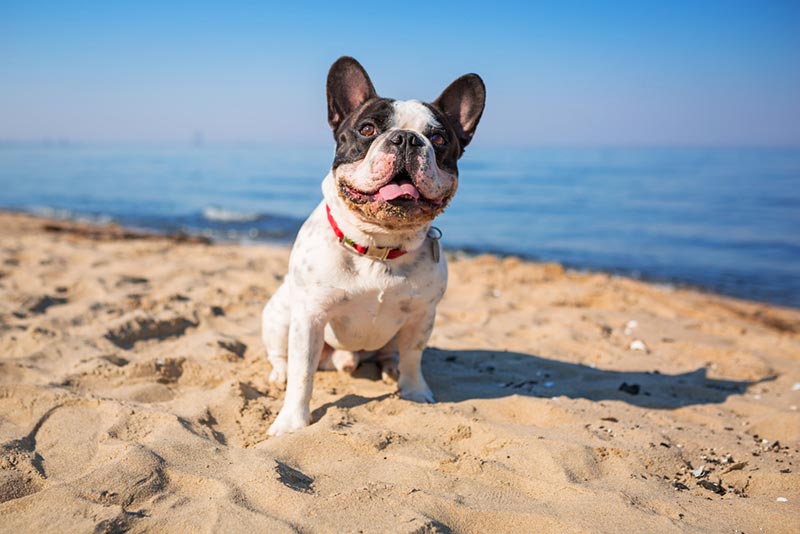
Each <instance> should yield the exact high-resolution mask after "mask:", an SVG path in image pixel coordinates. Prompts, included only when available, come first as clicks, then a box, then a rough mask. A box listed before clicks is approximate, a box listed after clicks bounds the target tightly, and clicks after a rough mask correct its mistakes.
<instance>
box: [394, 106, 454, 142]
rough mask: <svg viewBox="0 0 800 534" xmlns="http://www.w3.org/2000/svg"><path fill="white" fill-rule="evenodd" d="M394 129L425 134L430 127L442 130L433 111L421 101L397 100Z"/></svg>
mask: <svg viewBox="0 0 800 534" xmlns="http://www.w3.org/2000/svg"><path fill="white" fill-rule="evenodd" d="M392 105H393V106H394V117H393V120H392V126H391V127H392V128H396V129H399V130H413V131H415V132H417V133H421V134H423V135H424V134H425V133H426V130H427V127H428V126H433V127H434V128H441V127H442V125H441V124H439V121H437V120H436V118H435V117H434V116H433V113H431V110H430V109H428V108H427V106H425V105H424V104H423V103H422V102H420V101H419V100H395V101H394V102H393V103H392Z"/></svg>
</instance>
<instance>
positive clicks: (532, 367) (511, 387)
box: [311, 347, 776, 421]
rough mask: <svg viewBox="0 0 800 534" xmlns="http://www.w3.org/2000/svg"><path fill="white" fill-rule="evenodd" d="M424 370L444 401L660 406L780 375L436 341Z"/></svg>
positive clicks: (342, 403)
mask: <svg viewBox="0 0 800 534" xmlns="http://www.w3.org/2000/svg"><path fill="white" fill-rule="evenodd" d="M422 371H423V373H424V375H425V378H426V380H427V381H428V384H429V385H430V386H431V389H432V390H433V393H434V395H435V396H436V400H437V401H439V402H461V401H466V400H473V399H497V398H501V397H508V396H509V395H525V396H529V397H542V398H550V397H561V396H564V397H568V398H570V399H587V400H591V401H604V400H616V401H622V402H626V403H628V404H631V405H633V406H640V407H642V408H654V409H660V410H669V409H675V408H681V407H683V406H691V405H697V404H717V403H721V402H725V400H726V399H727V398H728V397H729V396H731V395H741V394H743V393H745V392H746V391H747V388H748V387H750V386H752V385H754V384H760V383H762V382H770V381H772V380H775V378H776V377H775V376H769V377H765V378H761V379H759V380H755V381H736V380H720V379H716V378H708V377H707V376H706V369H705V368H704V367H701V368H699V369H697V370H695V371H692V372H689V373H682V374H678V375H665V374H661V373H659V372H658V371H641V372H638V371H605V370H603V369H597V368H593V367H589V366H586V365H581V364H575V363H565V362H559V361H557V360H548V359H546V358H542V357H540V356H534V355H531V354H523V353H521V352H507V351H489V350H461V351H457V350H442V349H437V348H433V347H431V348H428V349H427V350H426V351H425V355H424V356H423V358H422ZM354 376H355V377H356V378H362V379H371V380H380V373H379V372H378V369H377V366H376V365H375V364H373V363H369V362H367V363H365V364H362V365H361V366H360V367H359V368H358V370H357V371H356V372H355V374H354ZM389 396H390V395H389V394H384V395H379V396H377V397H363V396H361V395H356V394H350V395H345V396H344V397H342V398H341V399H338V400H336V401H334V402H330V403H327V404H325V405H323V406H320V407H319V408H317V409H316V410H314V412H313V414H312V416H311V418H312V421H318V420H319V419H321V418H322V417H323V416H324V415H325V414H326V413H327V411H328V409H329V408H331V407H334V406H335V407H338V408H353V407H356V406H360V405H362V404H366V403H369V402H378V401H380V400H382V399H385V398H387V397H389Z"/></svg>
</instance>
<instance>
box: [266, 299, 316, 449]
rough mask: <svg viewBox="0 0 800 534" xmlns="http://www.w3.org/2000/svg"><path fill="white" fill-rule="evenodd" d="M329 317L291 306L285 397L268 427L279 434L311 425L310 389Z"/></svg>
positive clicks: (271, 433)
mask: <svg viewBox="0 0 800 534" xmlns="http://www.w3.org/2000/svg"><path fill="white" fill-rule="evenodd" d="M325 323H326V316H325V314H324V313H322V312H320V311H319V310H316V311H312V310H310V309H309V308H308V307H307V306H302V305H300V303H297V304H296V305H294V306H292V318H291V325H290V327H289V358H288V360H289V361H288V364H289V367H288V375H287V380H286V397H285V398H284V401H283V407H282V408H281V411H280V413H279V414H278V417H277V418H276V419H275V422H274V423H272V426H270V427H269V434H270V435H271V436H280V435H281V434H287V433H289V432H294V431H296V430H300V429H301V428H304V427H306V426H308V424H309V422H310V419H311V409H310V404H311V390H312V388H313V386H314V371H316V369H317V366H318V365H319V358H320V354H321V353H322V345H323V343H324V332H325Z"/></svg>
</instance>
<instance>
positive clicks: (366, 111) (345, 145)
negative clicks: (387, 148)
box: [333, 98, 394, 169]
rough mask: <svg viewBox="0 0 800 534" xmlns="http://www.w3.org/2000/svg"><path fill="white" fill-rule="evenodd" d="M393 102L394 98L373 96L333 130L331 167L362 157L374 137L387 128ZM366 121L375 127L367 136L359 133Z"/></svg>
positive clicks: (392, 111)
mask: <svg viewBox="0 0 800 534" xmlns="http://www.w3.org/2000/svg"><path fill="white" fill-rule="evenodd" d="M393 102H394V100H391V99H389V98H373V99H372V100H368V101H367V102H365V103H364V104H363V105H362V106H361V107H360V108H358V109H357V110H356V111H354V112H353V113H351V114H350V115H349V116H348V117H347V118H346V119H345V120H344V121H342V123H341V124H340V125H339V127H338V128H337V129H336V131H334V132H333V137H334V139H335V140H336V153H335V155H334V158H333V169H336V168H337V167H338V166H339V165H342V164H344V163H354V162H356V161H360V160H362V159H364V157H365V156H366V155H367V151H368V150H369V147H370V146H371V145H372V143H373V142H374V141H375V139H377V138H378V136H379V135H380V134H381V133H383V132H385V131H386V130H388V129H389V125H390V123H391V120H392V115H393V113H394V107H393V106H392V103H393ZM367 123H370V124H372V125H374V126H375V129H376V132H375V134H374V135H371V136H369V137H366V136H363V135H361V134H360V133H359V130H360V129H361V127H362V126H364V125H365V124H367Z"/></svg>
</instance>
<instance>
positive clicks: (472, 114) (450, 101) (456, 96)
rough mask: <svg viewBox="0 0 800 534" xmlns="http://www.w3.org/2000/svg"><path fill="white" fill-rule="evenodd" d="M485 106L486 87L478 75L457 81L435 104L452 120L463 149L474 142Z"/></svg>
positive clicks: (443, 92) (449, 86)
mask: <svg viewBox="0 0 800 534" xmlns="http://www.w3.org/2000/svg"><path fill="white" fill-rule="evenodd" d="M485 104H486V86H485V85H483V80H481V77H480V76H478V75H477V74H465V75H464V76H462V77H461V78H459V79H457V80H456V81H454V82H453V83H451V84H450V85H448V86H447V89H445V90H444V91H442V94H441V95H439V98H437V99H436V100H435V101H434V102H433V105H434V106H436V107H437V108H439V109H440V110H441V111H442V112H443V113H444V114H445V115H447V118H448V119H450V122H451V123H452V125H453V128H455V130H456V135H458V139H459V141H461V146H462V148H463V147H465V146H467V145H468V144H469V142H470V141H472V136H473V135H475V128H477V127H478V121H480V120H481V115H482V114H483V106H484V105H485Z"/></svg>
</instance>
